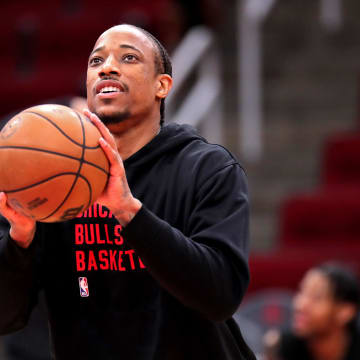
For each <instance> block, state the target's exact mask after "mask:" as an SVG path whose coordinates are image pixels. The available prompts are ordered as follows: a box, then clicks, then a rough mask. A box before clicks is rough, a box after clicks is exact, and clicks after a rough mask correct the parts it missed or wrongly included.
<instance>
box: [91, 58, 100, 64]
mask: <svg viewBox="0 0 360 360" xmlns="http://www.w3.org/2000/svg"><path fill="white" fill-rule="evenodd" d="M100 62H101V59H100V58H98V57H95V58H92V59H90V61H89V64H90V65H98V64H100Z"/></svg>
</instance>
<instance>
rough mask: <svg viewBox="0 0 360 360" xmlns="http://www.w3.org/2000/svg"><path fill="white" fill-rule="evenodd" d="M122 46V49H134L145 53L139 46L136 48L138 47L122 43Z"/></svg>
mask: <svg viewBox="0 0 360 360" xmlns="http://www.w3.org/2000/svg"><path fill="white" fill-rule="evenodd" d="M120 48H122V49H133V50H135V51H137V52H139V53H140V54H143V53H142V51H141V50H139V49H138V48H136V47H135V46H133V45H129V44H121V45H120Z"/></svg>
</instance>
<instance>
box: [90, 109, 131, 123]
mask: <svg viewBox="0 0 360 360" xmlns="http://www.w3.org/2000/svg"><path fill="white" fill-rule="evenodd" d="M96 115H97V116H98V117H99V118H100V120H101V121H102V122H103V123H104V124H105V125H111V124H119V123H121V122H123V121H124V120H126V119H128V118H129V117H130V111H129V110H125V111H123V112H118V113H114V114H111V115H104V114H96Z"/></svg>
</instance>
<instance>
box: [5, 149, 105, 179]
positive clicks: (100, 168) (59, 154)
mask: <svg viewBox="0 0 360 360" xmlns="http://www.w3.org/2000/svg"><path fill="white" fill-rule="evenodd" d="M0 149H19V150H30V151H39V152H44V153H48V154H51V155H58V156H62V157H65V158H68V159H72V160H77V161H80V160H79V158H78V157H75V156H71V155H67V154H63V153H58V152H56V151H52V150H45V149H39V148H33V147H29V146H17V145H6V146H0ZM83 163H85V164H87V165H91V166H94V167H96V168H98V169H99V170H101V171H102V172H104V173H105V174H106V175H109V172H108V171H106V170H105V169H103V168H102V167H101V166H99V165H96V164H94V163H92V162H90V161H88V160H85V159H84V160H83Z"/></svg>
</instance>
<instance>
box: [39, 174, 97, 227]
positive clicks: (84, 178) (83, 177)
mask: <svg viewBox="0 0 360 360" xmlns="http://www.w3.org/2000/svg"><path fill="white" fill-rule="evenodd" d="M70 174H72V175H74V174H75V173H70ZM60 175H69V174H68V173H64V174H60ZM54 177H56V176H54ZM78 177H80V178H81V179H83V180H84V181H85V182H86V184H87V186H88V188H89V192H90V199H91V198H92V188H91V184H90V182H89V180H88V179H87V178H86V177H85V176H84V175H81V174H79V176H78ZM65 201H66V199H65V200H64V202H65ZM64 202H63V203H64ZM63 203H62V204H61V205H60V206H62V205H63ZM60 206H59V207H58V208H57V209H56V211H57V210H58V209H59V208H60ZM89 206H90V201H88V203H87V205H86V206H85V207H84V210H85V209H87V208H88V207H89ZM56 211H55V212H56ZM55 212H53V214H55ZM53 214H50V215H48V216H46V217H43V218H41V219H38V221H43V220H45V219H47V218H49V217H50V216H52V215H53Z"/></svg>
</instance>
